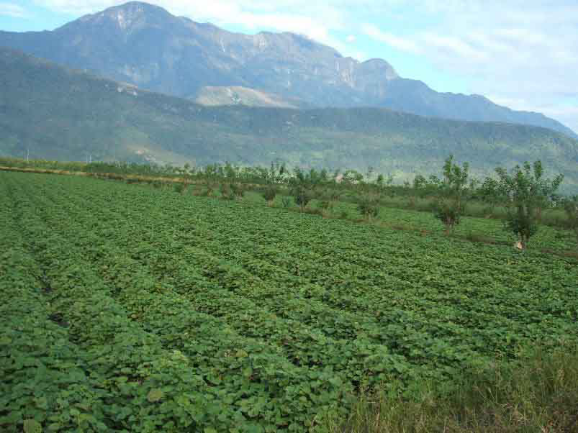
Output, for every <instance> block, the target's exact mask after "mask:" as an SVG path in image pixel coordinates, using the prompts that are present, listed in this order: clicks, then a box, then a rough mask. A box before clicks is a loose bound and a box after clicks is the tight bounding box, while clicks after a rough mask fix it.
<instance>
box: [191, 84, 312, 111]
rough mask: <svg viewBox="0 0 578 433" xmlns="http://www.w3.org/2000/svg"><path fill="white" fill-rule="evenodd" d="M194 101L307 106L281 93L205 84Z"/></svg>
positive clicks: (203, 103)
mask: <svg viewBox="0 0 578 433" xmlns="http://www.w3.org/2000/svg"><path fill="white" fill-rule="evenodd" d="M194 101H195V102H196V103H197V104H202V105H210V106H215V105H247V106H250V107H283V108H307V106H308V104H306V103H304V102H303V101H301V100H299V99H284V98H282V97H280V96H279V95H275V94H273V93H267V92H263V91H259V90H255V89H251V88H248V87H242V86H205V87H202V88H201V89H200V90H199V92H198V93H197V96H196V97H195V99H194Z"/></svg>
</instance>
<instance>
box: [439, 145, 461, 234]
mask: <svg viewBox="0 0 578 433" xmlns="http://www.w3.org/2000/svg"><path fill="white" fill-rule="evenodd" d="M468 172H469V164H468V163H467V162H464V164H463V165H462V167H460V166H459V165H458V164H455V163H454V157H453V155H450V156H449V157H448V158H447V159H446V161H445V163H444V167H443V179H441V180H439V182H438V183H437V184H438V189H439V196H438V198H437V199H436V201H435V203H434V205H433V212H434V217H435V218H437V219H439V220H440V221H441V222H442V223H443V224H444V225H445V227H446V234H449V233H450V232H452V231H453V230H454V228H455V226H456V225H458V224H459V223H460V221H461V217H462V215H463V213H464V207H465V206H464V204H465V194H466V190H467V185H468V176H469V173H468ZM432 183H433V182H432Z"/></svg>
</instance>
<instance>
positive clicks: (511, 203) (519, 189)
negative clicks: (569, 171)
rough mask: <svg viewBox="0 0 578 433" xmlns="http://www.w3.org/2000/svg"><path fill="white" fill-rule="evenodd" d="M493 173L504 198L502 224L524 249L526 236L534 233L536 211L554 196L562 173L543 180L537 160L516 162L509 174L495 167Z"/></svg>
mask: <svg viewBox="0 0 578 433" xmlns="http://www.w3.org/2000/svg"><path fill="white" fill-rule="evenodd" d="M496 173H497V174H498V177H499V188H500V191H501V194H502V196H504V197H505V198H506V209H507V216H506V221H505V227H506V229H507V230H509V231H511V232H512V233H514V234H515V235H516V236H517V237H518V241H519V247H520V249H521V250H525V249H526V247H527V245H528V241H529V240H530V238H531V237H532V236H534V235H535V234H536V233H537V232H538V222H539V215H540V210H541V209H542V208H544V207H546V206H549V205H550V204H551V203H552V201H553V200H554V199H555V198H556V191H557V190H558V187H559V186H560V184H561V183H562V180H563V179H564V176H563V175H561V174H560V175H558V176H556V177H555V178H554V179H553V180H549V179H543V176H544V169H543V167H542V163H541V161H535V162H534V163H533V164H530V163H529V162H525V163H524V164H523V166H522V167H520V166H519V165H516V166H515V167H514V168H513V169H512V171H511V173H508V171H507V170H506V169H504V168H501V167H498V168H496Z"/></svg>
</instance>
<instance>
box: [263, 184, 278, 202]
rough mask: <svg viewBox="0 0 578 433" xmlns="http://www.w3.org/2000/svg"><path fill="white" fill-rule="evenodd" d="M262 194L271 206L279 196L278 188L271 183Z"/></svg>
mask: <svg viewBox="0 0 578 433" xmlns="http://www.w3.org/2000/svg"><path fill="white" fill-rule="evenodd" d="M261 195H262V196H263V198H264V199H265V201H266V202H267V204H268V205H269V206H273V201H274V200H275V197H276V196H277V190H276V189H275V187H274V186H272V185H269V186H267V188H265V191H263V192H262V193H261Z"/></svg>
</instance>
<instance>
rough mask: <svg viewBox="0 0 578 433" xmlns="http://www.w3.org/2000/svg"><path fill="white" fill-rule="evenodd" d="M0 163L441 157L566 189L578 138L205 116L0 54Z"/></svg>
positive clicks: (213, 111)
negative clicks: (546, 177) (532, 170)
mask: <svg viewBox="0 0 578 433" xmlns="http://www.w3.org/2000/svg"><path fill="white" fill-rule="evenodd" d="M0 71H2V73H1V74H0V156H14V157H25V156H26V154H27V152H28V151H29V152H30V157H31V158H45V159H60V160H88V159H92V160H93V161H95V160H124V161H137V162H145V161H149V162H158V163H174V164H184V163H185V162H189V163H191V162H192V163H194V164H198V165H204V164H209V163H214V162H225V161H230V162H234V163H238V164H250V165H254V164H269V163H270V162H271V161H274V160H282V161H285V162H287V163H289V164H290V165H293V166H295V165H298V166H301V167H326V168H332V169H333V168H353V169H358V170H363V171H364V170H366V169H367V168H368V167H369V166H372V167H374V168H375V170H376V171H377V172H381V173H390V174H393V175H394V176H395V178H396V180H397V181H400V180H403V179H411V178H412V177H413V174H415V173H421V174H425V175H428V174H433V173H436V174H439V170H440V167H441V165H442V163H443V160H444V159H445V158H446V157H447V156H448V155H449V154H450V153H453V154H454V155H455V156H456V158H457V159H458V160H460V161H469V162H470V163H471V165H472V167H473V169H474V172H475V173H476V174H488V173H490V172H491V171H492V170H493V168H494V167H495V166H497V165H505V166H511V165H513V164H515V163H519V162H521V161H525V160H529V161H533V160H536V159H541V160H542V161H543V162H544V164H545V166H546V167H547V168H548V169H550V170H552V171H553V172H561V173H564V174H565V175H566V181H565V184H566V186H567V188H572V189H573V190H574V191H578V141H577V140H574V139H572V138H570V137H568V136H566V135H564V134H561V133H558V132H555V131H552V130H550V129H546V128H540V127H533V126H524V125H516V124H507V123H485V122H465V121H456V120H445V119H437V118H427V117H422V116H417V115H413V114H407V113H402V112H395V111H391V110H388V109H384V108H316V109H299V110H296V109H291V108H263V107H247V106H243V105H237V106H216V107H209V106H203V105H199V104H196V103H194V102H192V101H189V100H186V99H180V98H176V97H171V96H167V95H163V94H158V93H153V92H149V91H143V90H142V89H139V88H137V87H135V86H133V85H130V84H126V83H119V82H115V81H111V80H108V79H103V78H98V77H96V76H94V75H91V74H88V73H85V72H81V71H74V70H70V69H66V68H64V67H61V66H59V65H56V64H54V63H52V62H49V61H46V60H41V59H38V58H34V57H32V56H29V55H26V54H23V53H21V52H18V51H14V50H11V49H5V48H0Z"/></svg>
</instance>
